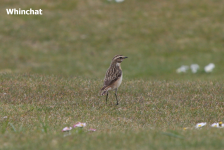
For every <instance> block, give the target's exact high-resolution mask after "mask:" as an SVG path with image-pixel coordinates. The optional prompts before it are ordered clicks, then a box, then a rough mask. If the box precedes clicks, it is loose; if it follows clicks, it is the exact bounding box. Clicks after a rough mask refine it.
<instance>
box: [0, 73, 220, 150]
mask: <svg viewBox="0 0 224 150" xmlns="http://www.w3.org/2000/svg"><path fill="white" fill-rule="evenodd" d="M0 79H1V87H0V93H1V94H0V99H1V116H2V117H1V128H2V129H1V132H2V133H1V135H0V139H1V141H2V142H3V143H2V144H1V148H4V149H36V148H37V146H38V147H39V148H38V149H71V147H75V148H79V149H90V148H94V149H105V148H109V149H117V148H119V149H122V148H124V149H136V148H138V147H140V148H141V149H149V148H152V149H164V148H166V147H167V148H169V149H206V148H207V149H212V148H221V147H223V142H222V136H223V134H224V131H223V129H213V128H211V127H209V125H210V124H212V123H214V122H217V121H223V120H224V117H223V106H224V105H223V90H224V89H223V82H216V81H209V82H204V81H198V82H194V81H187V82H179V81H178V82H176V81H159V80H155V81H143V80H142V81H141V80H133V81H127V80H125V81H124V83H123V84H122V86H121V88H120V89H119V101H120V105H118V106H116V100H115V96H114V95H113V93H112V92H110V95H109V103H108V104H107V105H105V97H99V96H97V92H98V90H99V89H100V85H101V84H100V83H101V82H102V81H101V80H87V79H82V78H70V79H64V78H61V77H57V76H46V75H30V74H15V75H12V74H2V75H1V76H0ZM3 93H6V94H3ZM3 116H7V117H8V118H7V119H4V118H3ZM79 121H80V122H86V123H87V127H85V128H84V129H83V131H82V132H80V131H79V132H77V131H76V130H72V132H71V134H70V135H68V133H62V132H61V130H62V128H64V127H65V126H73V125H74V124H75V123H77V122H79ZM199 122H207V123H208V126H206V127H204V128H203V129H201V130H200V129H194V126H195V125H196V123H199ZM185 127H190V129H188V130H183V128H185ZM89 128H95V129H97V131H96V132H93V133H89V132H88V131H87V130H88V129H89ZM65 135H67V136H65ZM41 143H43V144H41Z"/></svg>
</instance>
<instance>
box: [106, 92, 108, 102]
mask: <svg viewBox="0 0 224 150" xmlns="http://www.w3.org/2000/svg"><path fill="white" fill-rule="evenodd" d="M107 98H108V92H107V96H106V104H107Z"/></svg>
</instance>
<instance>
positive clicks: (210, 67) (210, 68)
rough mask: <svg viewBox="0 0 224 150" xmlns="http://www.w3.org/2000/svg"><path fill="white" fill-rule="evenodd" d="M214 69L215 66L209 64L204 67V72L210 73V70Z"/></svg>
mask: <svg viewBox="0 0 224 150" xmlns="http://www.w3.org/2000/svg"><path fill="white" fill-rule="evenodd" d="M214 68H215V64H213V63H210V64H208V65H207V66H205V68H204V69H205V72H207V73H208V72H212V70H213V69H214Z"/></svg>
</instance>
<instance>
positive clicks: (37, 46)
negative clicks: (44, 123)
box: [0, 0, 224, 80]
mask: <svg viewBox="0 0 224 150" xmlns="http://www.w3.org/2000/svg"><path fill="white" fill-rule="evenodd" d="M1 3H2V4H1V6H0V7H1V14H0V17H1V18H2V19H1V21H0V24H1V26H2V28H1V29H0V32H1V41H2V44H1V45H0V49H1V52H0V56H1V63H0V69H1V70H0V71H1V72H15V73H23V72H33V73H39V74H43V73H44V74H48V75H51V74H57V75H61V76H64V77H71V76H72V77H73V76H82V77H85V78H101V77H103V76H104V73H105V70H106V69H107V68H108V65H109V63H110V60H111V59H112V58H113V56H114V55H116V54H123V55H126V56H128V57H129V58H130V59H129V60H126V62H125V63H123V64H122V65H123V68H125V69H124V73H125V74H126V78H129V79H166V80H173V79H179V80H182V79H187V80H189V79H190V80H192V79H195V80H197V79H205V80H208V79H211V78H210V76H207V75H206V74H203V73H201V74H198V75H196V76H193V75H192V74H190V73H189V74H187V75H186V76H180V75H177V74H176V69H177V68H178V67H180V66H181V65H190V64H193V63H198V64H199V65H200V67H201V68H200V71H201V72H203V68H204V66H206V65H208V64H209V63H215V65H216V69H215V70H214V72H213V77H214V78H216V79H222V78H223V71H224V69H223V67H222V66H223V65H224V60H223V57H222V56H223V55H224V52H223V44H224V37H223V33H224V28H223V23H224V19H223V13H222V10H223V7H222V6H223V2H222V1H215V2H213V1H210V0H205V1H203V3H202V2H200V1H194V2H191V1H178V0H172V1H169V2H168V1H165V0H163V1H155V0H153V1H150V2H149V1H146V0H141V1H136V0H129V1H127V2H124V3H113V2H107V1H106V0H95V1H94V2H91V1H89V0H83V1H73V2H64V1H62V0H57V1H48V2H45V1H38V2H37V1H30V0H25V1H21V2H18V1H17V0H11V1H3V2H1ZM14 7H15V8H21V9H29V8H32V9H40V8H42V9H43V15H42V16H21V15H20V16H17V15H14V16H11V15H6V11H5V8H14ZM5 62H7V63H5Z"/></svg>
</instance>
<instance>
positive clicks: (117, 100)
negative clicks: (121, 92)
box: [115, 89, 118, 105]
mask: <svg viewBox="0 0 224 150" xmlns="http://www.w3.org/2000/svg"><path fill="white" fill-rule="evenodd" d="M115 96H116V100H117V105H118V99H117V89H116V90H115Z"/></svg>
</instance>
